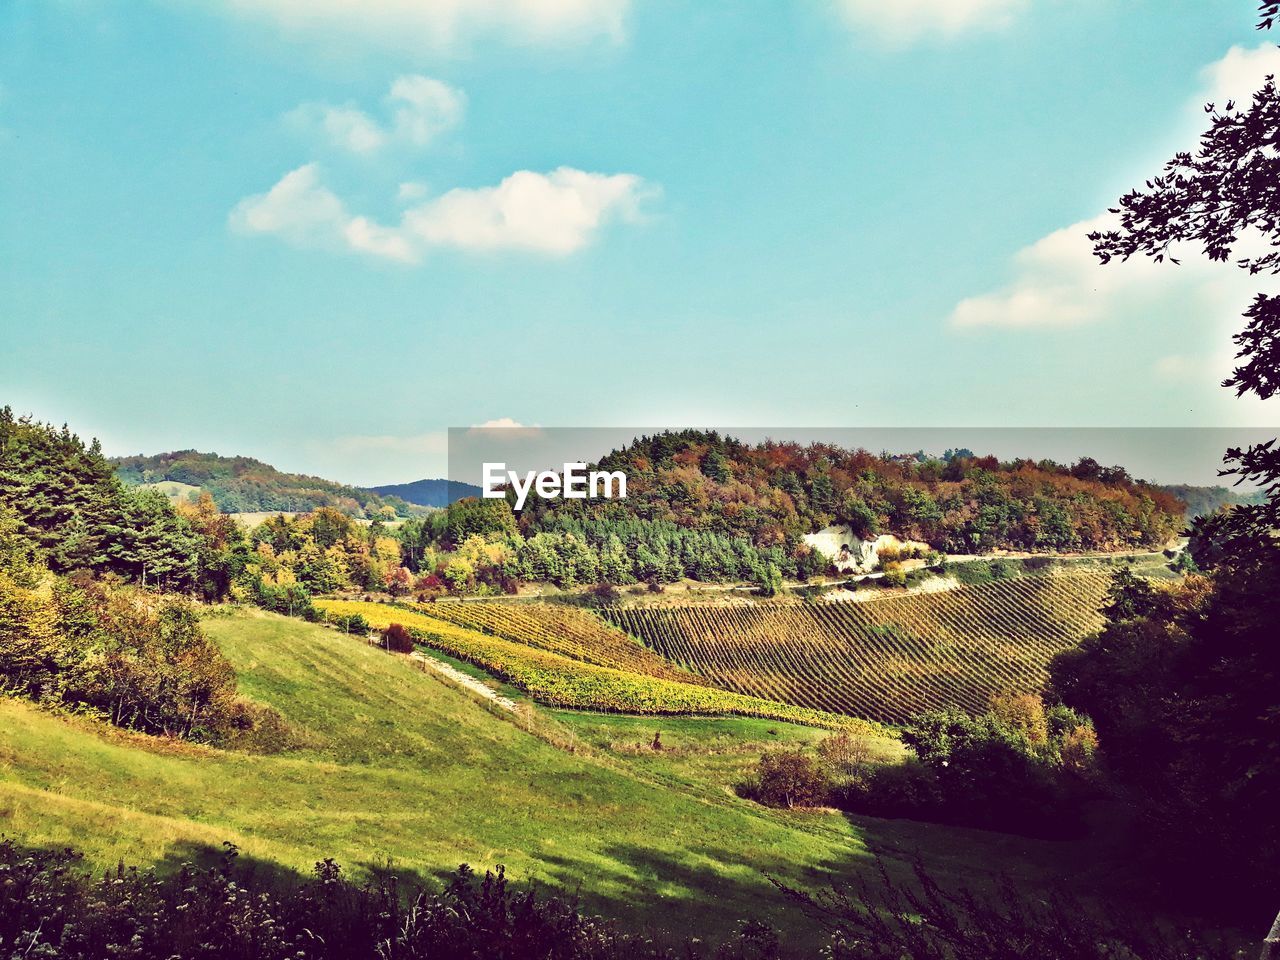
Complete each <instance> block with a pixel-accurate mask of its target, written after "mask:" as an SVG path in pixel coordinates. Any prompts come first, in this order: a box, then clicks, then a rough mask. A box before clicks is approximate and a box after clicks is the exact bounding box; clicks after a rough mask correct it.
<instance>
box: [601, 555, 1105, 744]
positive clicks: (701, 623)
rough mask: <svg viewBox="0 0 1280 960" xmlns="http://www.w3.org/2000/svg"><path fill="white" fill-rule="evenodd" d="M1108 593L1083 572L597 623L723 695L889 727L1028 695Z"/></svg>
mask: <svg viewBox="0 0 1280 960" xmlns="http://www.w3.org/2000/svg"><path fill="white" fill-rule="evenodd" d="M1109 584H1110V578H1109V577H1108V576H1107V575H1106V574H1105V573H1102V572H1100V571H1092V570H1090V571H1081V572H1072V573H1065V572H1059V573H1054V574H1052V575H1045V576H1036V577H1019V578H1014V579H1008V580H999V581H995V582H992V583H985V584H981V585H977V586H972V587H962V588H959V589H956V590H952V591H948V592H945V593H931V594H912V595H905V596H904V595H899V596H894V597H886V598H883V599H878V600H872V601H868V602H865V603H824V602H795V601H790V602H788V601H780V602H772V603H761V604H755V605H751V606H711V605H701V606H685V607H675V608H672V607H622V608H616V609H613V610H610V611H608V612H607V613H606V616H608V617H609V618H610V619H612V620H613V622H614V623H616V624H617V625H618V626H619V627H621V628H622V629H623V630H625V631H627V632H628V633H630V634H631V635H632V636H635V637H638V638H640V639H641V640H642V641H643V642H644V643H645V644H646V645H647V646H649V647H650V648H652V649H653V650H654V651H655V652H657V653H658V654H661V655H662V656H663V657H665V658H667V659H669V660H670V661H672V662H673V663H676V664H679V665H680V666H681V667H683V668H685V669H687V670H689V671H691V672H694V673H697V674H699V675H701V676H703V677H706V678H707V679H709V680H712V681H714V682H715V683H716V684H718V685H719V686H721V687H724V688H725V689H727V690H733V691H735V692H738V693H741V694H744V695H748V696H754V697H761V698H766V699H772V700H779V701H782V702H785V703H790V704H795V705H797V706H803V707H811V708H813V709H818V710H824V711H830V712H833V713H844V714H848V715H852V716H859V717H867V718H870V719H873V720H879V721H884V722H889V723H895V722H900V721H902V720H905V719H906V718H907V717H909V716H910V715H912V714H914V713H919V712H921V711H924V710H930V709H937V708H942V707H947V706H958V707H961V708H962V709H965V710H969V711H973V712H979V711H981V710H983V709H985V707H986V706H987V704H988V703H989V702H990V699H991V697H992V696H993V695H995V694H1000V693H1015V692H1027V691H1035V690H1039V689H1040V688H1041V687H1042V686H1043V684H1044V682H1045V680H1046V677H1047V667H1048V664H1049V661H1050V660H1051V659H1052V658H1053V656H1054V655H1055V654H1057V653H1059V652H1061V651H1063V650H1066V649H1069V648H1071V647H1073V646H1075V645H1076V644H1077V643H1078V642H1079V641H1080V640H1081V639H1083V638H1084V636H1085V635H1087V634H1088V633H1090V632H1091V631H1093V630H1096V629H1097V628H1098V627H1099V626H1100V625H1101V623H1102V618H1101V615H1100V613H1099V609H1100V607H1101V605H1102V603H1103V600H1104V597H1105V595H1106V592H1107V588H1108V586H1109Z"/></svg>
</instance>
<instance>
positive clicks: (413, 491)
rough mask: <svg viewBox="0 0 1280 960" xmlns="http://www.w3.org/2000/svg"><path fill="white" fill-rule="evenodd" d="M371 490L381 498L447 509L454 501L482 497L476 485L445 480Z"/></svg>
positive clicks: (372, 488) (415, 481)
mask: <svg viewBox="0 0 1280 960" xmlns="http://www.w3.org/2000/svg"><path fill="white" fill-rule="evenodd" d="M369 489H370V490H372V491H373V492H374V493H376V494H378V495H379V496H382V497H394V498H399V499H401V500H403V501H405V502H406V503H412V504H414V505H415V506H419V507H447V506H448V505H449V504H450V503H451V502H453V501H454V500H460V499H461V498H463V497H478V496H480V488H479V487H477V486H476V485H475V484H471V483H461V482H459V481H449V480H443V479H442V480H414V481H413V482H412V483H390V484H385V485H383V486H380V487H370V488H369Z"/></svg>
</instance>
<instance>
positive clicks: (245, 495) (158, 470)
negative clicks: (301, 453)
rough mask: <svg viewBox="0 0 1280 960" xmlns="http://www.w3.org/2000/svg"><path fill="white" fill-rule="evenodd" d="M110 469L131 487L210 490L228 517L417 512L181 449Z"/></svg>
mask: <svg viewBox="0 0 1280 960" xmlns="http://www.w3.org/2000/svg"><path fill="white" fill-rule="evenodd" d="M111 464H112V465H113V466H114V467H115V471H116V476H118V477H119V478H120V479H121V480H122V481H123V482H124V483H126V484H129V485H131V486H142V485H155V484H161V483H167V484H186V485H189V486H191V487H196V488H199V489H201V490H207V491H208V492H209V493H210V494H211V495H212V496H213V500H214V503H216V504H217V505H218V509H219V510H221V511H222V512H223V513H256V512H263V511H270V512H275V511H284V512H288V513H295V512H305V511H308V510H314V509H316V508H317V507H334V508H336V509H338V510H341V511H342V512H343V513H346V514H348V515H350V516H355V517H373V516H375V515H379V514H387V515H390V514H394V515H396V516H409V515H410V514H411V513H412V512H413V511H412V510H411V508H410V506H409V504H408V503H407V502H405V501H404V500H403V499H401V498H400V497H397V496H394V495H386V496H384V495H382V494H379V493H376V492H374V491H372V490H366V489H363V488H361V487H352V486H348V485H347V484H342V483H336V482H334V481H332V480H325V479H322V478H321V477H311V476H306V475H304V474H299V473H285V472H283V471H281V470H277V469H276V468H275V467H273V466H271V465H270V464H267V463H263V462H262V461H261V460H254V459H253V458H252V457H223V456H219V455H218V454H216V453H201V452H199V451H197V450H176V451H174V452H172V453H159V454H155V455H153V456H142V455H138V456H132V457H113V458H112V459H111ZM179 489H181V488H179Z"/></svg>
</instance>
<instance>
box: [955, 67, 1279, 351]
mask: <svg viewBox="0 0 1280 960" xmlns="http://www.w3.org/2000/svg"><path fill="white" fill-rule="evenodd" d="M1268 73H1280V50H1277V48H1276V47H1275V46H1273V45H1271V44H1264V45H1263V46H1261V47H1258V48H1257V49H1253V50H1246V49H1243V48H1241V47H1233V48H1232V49H1231V50H1230V51H1228V52H1227V54H1226V55H1225V56H1224V57H1223V58H1222V59H1221V60H1219V61H1217V62H1215V63H1213V64H1211V65H1210V66H1209V67H1207V68H1205V70H1204V71H1203V73H1202V76H1203V79H1204V88H1203V89H1202V91H1201V92H1200V93H1199V94H1197V95H1196V96H1195V97H1194V98H1193V99H1192V101H1191V102H1190V103H1189V104H1188V105H1187V113H1188V118H1189V119H1188V124H1189V126H1188V131H1187V133H1186V136H1185V139H1187V140H1192V139H1193V138H1194V136H1195V134H1196V133H1197V132H1198V130H1199V128H1200V127H1202V126H1203V125H1204V122H1205V120H1204V113H1203V104H1204V103H1205V102H1206V101H1214V102H1216V103H1217V104H1218V106H1219V107H1224V106H1225V105H1226V102H1227V100H1229V99H1235V100H1238V101H1242V100H1244V99H1245V98H1248V97H1249V96H1251V95H1252V93H1253V91H1254V90H1256V89H1257V88H1258V87H1260V86H1261V84H1262V78H1263V77H1264V76H1266V75H1267V74H1268ZM1193 114H1194V124H1195V125H1194V126H1190V124H1191V122H1192V121H1191V119H1190V118H1191V116H1192V115H1193ZM1163 159H1164V158H1153V161H1152V165H1151V166H1152V169H1155V168H1156V167H1157V166H1158V165H1159V164H1160V163H1161V162H1162V160H1163ZM1114 223H1115V218H1114V217H1113V216H1112V215H1110V214H1104V215H1102V216H1098V217H1094V218H1092V219H1090V220H1085V221H1082V222H1080V223H1076V224H1073V225H1071V226H1069V227H1066V228H1064V229H1061V230H1055V231H1054V232H1053V233H1050V234H1048V235H1047V236H1045V237H1042V238H1041V239H1040V240H1037V241H1036V242H1035V243H1033V244H1031V245H1030V246H1028V247H1025V248H1024V249H1022V250H1020V251H1019V252H1018V253H1017V254H1016V255H1015V256H1014V260H1013V268H1014V269H1013V279H1012V280H1011V281H1010V282H1009V283H1008V284H1006V285H1005V286H1004V287H1001V288H1000V289H998V290H994V291H991V292H989V293H985V294H982V295H979V296H974V297H969V298H966V299H964V300H961V301H960V302H959V303H958V304H957V305H956V306H955V308H954V310H953V311H952V312H951V316H950V323H951V325H952V326H954V327H960V328H973V327H1006V328H1023V329H1030V328H1054V327H1058V328H1061V327H1073V326H1080V325H1084V324H1090V323H1098V322H1103V321H1107V320H1113V319H1121V318H1125V317H1131V316H1136V315H1142V314H1154V313H1159V312H1168V311H1185V310H1188V309H1197V310H1200V311H1202V312H1204V313H1206V314H1207V315H1209V316H1211V317H1214V318H1215V319H1216V318H1225V317H1229V316H1234V317H1235V318H1236V321H1237V322H1236V326H1238V319H1239V314H1240V313H1241V311H1243V309H1244V307H1245V306H1246V304H1247V303H1248V300H1249V298H1250V297H1251V296H1252V293H1251V291H1254V290H1255V287H1256V283H1257V280H1256V278H1254V279H1253V280H1251V279H1250V278H1249V277H1248V276H1247V275H1246V274H1245V272H1244V271H1242V270H1239V269H1237V268H1236V267H1235V266H1234V264H1220V263H1211V262H1209V261H1208V260H1206V259H1205V258H1204V257H1203V256H1202V255H1201V254H1200V253H1199V251H1198V250H1197V249H1185V250H1182V251H1174V256H1175V257H1178V259H1180V260H1181V261H1182V264H1181V266H1174V265H1172V264H1169V263H1164V264H1157V263H1154V262H1153V261H1151V260H1150V259H1148V258H1146V257H1134V258H1133V259H1132V260H1129V261H1128V262H1125V263H1121V262H1119V261H1113V262H1111V263H1110V264H1108V265H1106V266H1102V265H1101V264H1100V263H1099V262H1098V260H1097V259H1096V258H1095V257H1094V256H1093V248H1092V244H1091V243H1090V242H1089V240H1088V238H1087V236H1086V235H1087V234H1088V233H1089V232H1090V231H1091V230H1096V229H1106V228H1108V227H1111V226H1113V225H1114ZM1254 242H1256V239H1251V238H1245V239H1244V240H1243V241H1242V249H1243V247H1244V246H1245V245H1250V244H1252V243H1254Z"/></svg>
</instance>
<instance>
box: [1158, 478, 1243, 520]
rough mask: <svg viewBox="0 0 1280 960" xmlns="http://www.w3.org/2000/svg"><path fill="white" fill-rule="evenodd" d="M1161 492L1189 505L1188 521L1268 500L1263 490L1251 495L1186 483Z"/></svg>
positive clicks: (1172, 485)
mask: <svg viewBox="0 0 1280 960" xmlns="http://www.w3.org/2000/svg"><path fill="white" fill-rule="evenodd" d="M1160 489H1161V490H1163V491H1165V492H1166V493H1171V494H1173V495H1174V496H1175V497H1177V498H1178V499H1179V500H1181V501H1182V502H1183V503H1185V504H1186V505H1187V519H1188V520H1194V519H1195V518H1196V517H1203V516H1207V515H1208V514H1210V513H1213V512H1214V511H1215V510H1220V509H1221V508H1223V507H1226V506H1236V505H1238V504H1242V503H1261V502H1262V501H1263V500H1265V499H1266V496H1267V495H1266V493H1265V492H1263V491H1262V490H1254V491H1252V492H1250V493H1239V492H1238V491H1235V490H1231V489H1229V488H1227V487H1194V486H1191V485H1190V484H1186V483H1176V484H1171V485H1168V486H1162V487H1161V488H1160Z"/></svg>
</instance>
